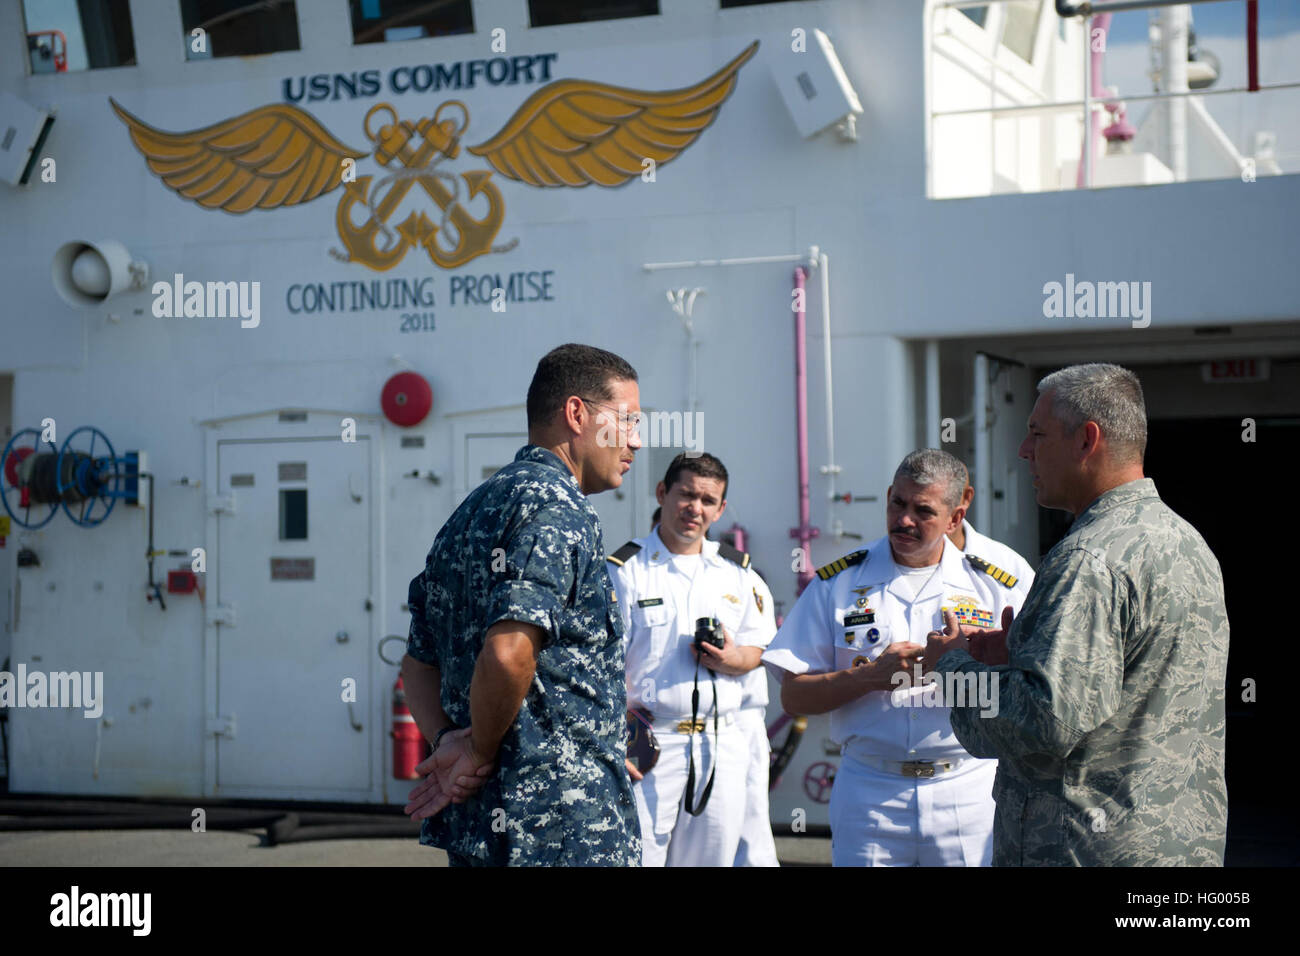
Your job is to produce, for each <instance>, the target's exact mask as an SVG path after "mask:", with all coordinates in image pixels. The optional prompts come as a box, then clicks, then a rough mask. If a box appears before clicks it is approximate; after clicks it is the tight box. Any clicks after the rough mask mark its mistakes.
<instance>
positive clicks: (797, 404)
mask: <svg viewBox="0 0 1300 956" xmlns="http://www.w3.org/2000/svg"><path fill="white" fill-rule="evenodd" d="M794 287H795V290H796V293H797V294H796V296H795V305H796V306H797V307H796V308H795V311H794V414H795V434H796V444H797V445H798V459H799V527H797V528H791V529H790V537H792V538H798V539H799V550H800V554H801V555H802V556H803V557H804V559H805V560H801V561H800V562H799V568H800V570H799V572H798V575H797V576H796V580H797V581H798V586H797V587H796V589H795V596H796V597H797V596H798V595H800V594H802V593H803V589H804V588H806V587H807V586H808V582H809V581H811V580H812V576H813V569H812V567H811V566H810V565H811V563H812V561H811V558H812V539H813V538H815V537H817V529H816V528H814V527H812V525H810V524H809V519H810V518H811V509H810V505H809V499H808V354H807V343H806V342H805V337H806V333H807V322H806V316H805V313H804V298H805V292H804V271H803V267H802V266H795V270H794Z"/></svg>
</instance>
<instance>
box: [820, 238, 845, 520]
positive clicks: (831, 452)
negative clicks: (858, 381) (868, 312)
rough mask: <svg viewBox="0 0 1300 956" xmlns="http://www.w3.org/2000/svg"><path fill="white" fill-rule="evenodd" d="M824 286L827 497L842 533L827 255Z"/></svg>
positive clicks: (823, 258)
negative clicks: (837, 491)
mask: <svg viewBox="0 0 1300 956" xmlns="http://www.w3.org/2000/svg"><path fill="white" fill-rule="evenodd" d="M817 268H818V270H820V272H821V280H822V281H821V285H822V364H823V365H825V366H826V463H827V464H826V477H827V479H828V480H829V483H830V484H829V487H828V490H827V497H828V499H829V501H830V512H829V513H830V515H831V527H832V528H833V529H834V533H835V534H836V535H838V534H839V533H840V526H839V522H838V520H836V519H835V517H834V515H835V476H836V475H837V474H838V473H839V470H840V466H839V465H838V464H836V462H835V391H834V388H833V387H832V384H831V261H830V259H828V258H826V253H824V252H823V253H820V254H819V255H818V256H817Z"/></svg>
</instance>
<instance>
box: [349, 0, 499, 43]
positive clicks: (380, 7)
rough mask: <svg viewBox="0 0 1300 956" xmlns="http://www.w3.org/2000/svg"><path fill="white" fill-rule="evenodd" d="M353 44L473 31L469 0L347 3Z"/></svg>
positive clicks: (388, 0) (471, 10) (379, 0)
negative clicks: (350, 15)
mask: <svg viewBox="0 0 1300 956" xmlns="http://www.w3.org/2000/svg"><path fill="white" fill-rule="evenodd" d="M348 9H349V11H350V12H351V14H352V42H353V43H392V42H393V41H395V40H418V39H420V38H421V37H445V36H452V35H454V34H457V33H473V32H474V9H473V4H472V3H471V2H470V0H442V2H441V3H430V2H429V0H348Z"/></svg>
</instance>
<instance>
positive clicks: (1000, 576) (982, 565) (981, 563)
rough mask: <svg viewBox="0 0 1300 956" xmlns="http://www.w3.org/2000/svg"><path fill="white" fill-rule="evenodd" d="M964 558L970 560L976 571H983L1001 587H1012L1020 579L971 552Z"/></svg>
mask: <svg viewBox="0 0 1300 956" xmlns="http://www.w3.org/2000/svg"><path fill="white" fill-rule="evenodd" d="M966 560H967V561H969V562H970V564H971V567H973V568H974V569H975V570H976V571H983V572H984V573H985V574H987V575H988V576H989V577H991V578H992V579H993V580H994V581H997V582H998V583H999V584H1001V585H1002V586H1003V587H1008V588H1013V587H1015V586H1016V582H1017V581H1019V580H1020V579H1019V578H1018V577H1016V576H1015V575H1014V574H1010V573H1008V572H1006V571H1003V570H1002V569H1001V568H999V567H998V566H997V565H996V564H989V563H988V562H987V561H985V560H984V559H983V558H977V557H975V555H973V554H968V555H966Z"/></svg>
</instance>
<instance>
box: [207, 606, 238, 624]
mask: <svg viewBox="0 0 1300 956" xmlns="http://www.w3.org/2000/svg"><path fill="white" fill-rule="evenodd" d="M208 623H209V624H220V625H222V626H224V627H234V626H235V609H234V608H233V607H231V606H230V605H229V604H218V605H216V606H215V607H210V608H208Z"/></svg>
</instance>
